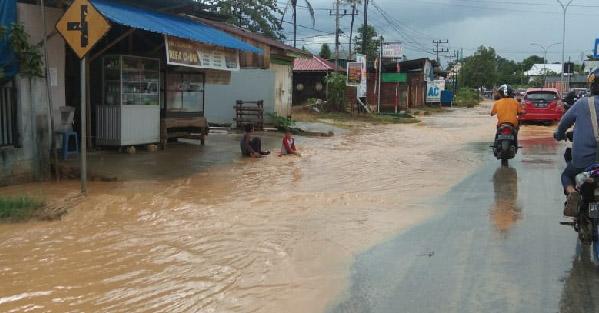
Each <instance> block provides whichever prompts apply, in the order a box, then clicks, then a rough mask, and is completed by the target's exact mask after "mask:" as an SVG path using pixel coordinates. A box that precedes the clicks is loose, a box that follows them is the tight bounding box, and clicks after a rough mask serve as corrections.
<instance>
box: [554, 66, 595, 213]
mask: <svg viewBox="0 0 599 313" xmlns="http://www.w3.org/2000/svg"><path fill="white" fill-rule="evenodd" d="M588 83H589V88H590V89H591V96H590V97H585V98H582V99H580V100H578V101H577V102H576V103H575V104H574V105H573V106H572V107H571V108H570V109H569V110H568V111H567V112H566V114H564V116H563V117H562V119H561V121H560V123H559V126H558V128H557V130H556V132H555V134H554V137H555V139H556V140H565V139H566V131H567V130H568V129H569V128H570V127H571V126H572V125H574V143H573V144H572V160H571V161H570V162H568V166H567V167H566V169H565V170H564V172H563V173H562V178H561V180H562V186H563V187H564V192H565V193H566V195H567V196H568V200H567V202H566V207H565V209H564V214H565V215H566V216H573V215H575V214H576V211H577V209H578V203H579V202H580V199H581V198H580V194H579V193H578V191H577V190H576V182H575V178H576V175H578V174H579V173H581V172H583V171H584V170H585V169H586V168H587V167H589V166H591V165H593V164H594V163H596V161H597V157H598V156H597V140H598V139H597V138H595V132H594V129H593V127H594V126H593V122H592V120H591V115H592V114H591V110H590V107H589V101H594V104H595V110H596V112H599V68H597V69H595V70H594V71H592V72H591V73H590V74H589V76H588ZM590 98H594V100H589V99H590Z"/></svg>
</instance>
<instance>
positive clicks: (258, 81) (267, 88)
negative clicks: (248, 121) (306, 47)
mask: <svg viewBox="0 0 599 313" xmlns="http://www.w3.org/2000/svg"><path fill="white" fill-rule="evenodd" d="M274 82H275V73H274V72H273V71H271V70H262V69H241V70H239V71H238V72H232V73H231V83H230V84H228V85H216V84H209V83H206V95H205V101H206V102H205V108H204V111H205V112H204V114H205V116H206V118H207V119H208V122H210V123H233V122H234V121H233V119H234V118H235V109H234V108H233V107H234V106H235V102H236V101H237V100H242V101H257V100H264V112H265V114H266V113H272V112H274V102H275V99H274V97H275V91H274V86H275V83H274ZM267 117H268V116H265V118H267Z"/></svg>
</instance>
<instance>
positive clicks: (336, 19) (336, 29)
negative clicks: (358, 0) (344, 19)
mask: <svg viewBox="0 0 599 313" xmlns="http://www.w3.org/2000/svg"><path fill="white" fill-rule="evenodd" d="M339 1H340V0H336V1H335V70H337V67H338V66H339V4H340V3H339Z"/></svg>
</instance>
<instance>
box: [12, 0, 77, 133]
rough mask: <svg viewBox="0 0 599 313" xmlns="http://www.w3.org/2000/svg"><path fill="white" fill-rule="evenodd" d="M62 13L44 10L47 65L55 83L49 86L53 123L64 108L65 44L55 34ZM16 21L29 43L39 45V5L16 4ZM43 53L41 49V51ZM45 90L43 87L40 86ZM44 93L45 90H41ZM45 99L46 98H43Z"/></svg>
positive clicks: (41, 32) (42, 35) (40, 39)
mask: <svg viewBox="0 0 599 313" xmlns="http://www.w3.org/2000/svg"><path fill="white" fill-rule="evenodd" d="M62 14H63V11H62V10H60V9H56V8H46V28H47V31H48V34H53V35H52V36H51V37H50V38H49V39H48V65H49V67H50V69H51V70H52V71H55V73H56V80H54V81H53V82H54V83H55V84H54V85H53V86H51V88H50V91H51V96H52V102H53V107H54V118H55V121H58V122H59V121H60V114H59V112H58V108H60V107H61V106H65V105H66V104H65V49H66V48H65V43H64V40H63V39H62V36H60V34H58V33H56V27H55V25H56V23H57V22H58V19H60V17H61V16H62ZM17 20H18V21H19V22H21V23H23V25H24V26H25V31H26V32H27V33H28V34H29V36H31V41H30V42H31V43H35V44H37V43H39V42H41V41H42V40H43V38H44V27H43V23H42V22H43V19H42V13H41V7H40V6H39V5H30V4H24V3H17ZM42 53H43V49H42ZM40 87H42V88H45V87H43V86H40ZM43 92H44V93H46V89H44V90H43ZM45 98H47V97H45Z"/></svg>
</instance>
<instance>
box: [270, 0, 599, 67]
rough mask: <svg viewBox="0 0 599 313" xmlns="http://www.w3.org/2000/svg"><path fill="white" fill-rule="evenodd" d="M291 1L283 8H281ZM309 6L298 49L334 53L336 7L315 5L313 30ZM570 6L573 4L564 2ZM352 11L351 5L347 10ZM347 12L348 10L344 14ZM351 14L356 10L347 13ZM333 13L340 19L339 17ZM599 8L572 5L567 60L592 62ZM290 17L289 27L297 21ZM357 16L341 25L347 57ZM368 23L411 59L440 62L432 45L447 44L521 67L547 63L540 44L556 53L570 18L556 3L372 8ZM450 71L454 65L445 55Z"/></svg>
mask: <svg viewBox="0 0 599 313" xmlns="http://www.w3.org/2000/svg"><path fill="white" fill-rule="evenodd" d="M288 1H289V0H278V3H279V5H280V6H281V8H283V7H285V5H286V4H287V3H288ZM305 1H306V0H298V6H300V7H299V8H298V24H299V25H301V27H298V36H297V37H298V43H297V45H298V47H302V46H305V47H306V48H308V49H310V50H311V51H313V52H315V53H317V52H318V51H319V50H320V45H321V44H322V43H323V42H327V43H329V45H330V47H331V49H333V48H334V42H335V39H334V38H335V37H334V35H333V33H334V31H335V18H334V16H332V15H330V14H331V12H330V9H332V8H334V3H335V1H334V0H308V1H310V3H311V4H312V6H313V7H314V8H315V9H316V16H315V17H316V22H315V25H314V26H312V23H311V20H310V17H309V14H308V10H307V9H306V8H305ZM562 1H563V2H564V4H565V3H567V2H568V1H569V0H562ZM341 8H342V9H343V8H347V9H349V8H350V7H349V6H347V5H345V6H342V7H341ZM342 11H343V10H342ZM362 11H363V8H362V6H360V9H359V15H358V16H356V22H355V27H354V32H355V31H356V29H357V28H358V27H359V26H360V25H362V23H363V15H362V13H363V12H362ZM348 12H349V10H348ZM333 13H334V11H333ZM596 16H599V1H596V0H573V2H572V4H571V6H570V7H569V8H568V12H567V15H566V41H565V42H566V45H565V55H566V57H565V58H566V60H568V59H569V58H570V59H571V60H572V61H574V62H577V63H580V61H581V56H582V55H585V56H586V55H588V54H592V50H593V47H594V43H595V38H599V25H598V24H597V23H596V22H595V21H596V20H597V19H596ZM291 20H292V17H291V10H288V11H287V13H286V15H285V21H291ZM350 21H351V16H349V15H348V16H345V17H343V18H342V19H341V30H342V31H343V34H342V36H341V43H342V47H343V48H344V49H346V50H347V47H348V41H349V31H350ZM368 21H369V22H368V23H369V24H371V25H373V26H374V27H375V28H376V30H377V32H379V33H380V34H382V35H383V36H384V37H385V40H386V41H401V42H402V43H403V46H404V51H405V54H406V55H407V56H408V58H410V59H413V58H418V57H425V56H428V57H435V55H434V54H433V53H432V51H433V40H448V41H449V44H445V45H442V46H441V47H444V48H447V49H449V50H450V51H452V52H453V51H454V50H460V51H461V49H463V51H464V56H468V55H471V54H472V53H474V52H475V51H476V48H477V47H479V46H481V45H485V46H491V47H493V48H495V50H496V51H497V53H498V54H499V55H501V56H502V57H504V58H508V59H513V60H522V59H523V58H526V57H527V56H529V55H532V54H537V55H541V56H542V55H543V50H542V49H541V48H540V47H538V46H533V45H532V44H533V43H536V44H539V45H542V46H549V45H552V44H554V43H561V42H562V33H563V31H562V29H563V11H562V8H561V6H560V5H559V4H558V3H557V0H370V6H369V9H368ZM284 26H285V30H284V32H285V35H286V37H287V39H288V40H287V41H286V43H288V44H292V43H293V41H292V39H293V28H292V25H291V24H290V23H284ZM441 55H442V56H443V58H442V60H443V63H446V62H447V61H448V60H449V58H447V57H445V55H449V53H442V54H441ZM561 55H562V45H561V44H558V45H554V46H553V47H551V48H550V49H549V50H548V53H547V58H548V60H549V62H560V61H561Z"/></svg>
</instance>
